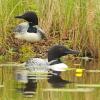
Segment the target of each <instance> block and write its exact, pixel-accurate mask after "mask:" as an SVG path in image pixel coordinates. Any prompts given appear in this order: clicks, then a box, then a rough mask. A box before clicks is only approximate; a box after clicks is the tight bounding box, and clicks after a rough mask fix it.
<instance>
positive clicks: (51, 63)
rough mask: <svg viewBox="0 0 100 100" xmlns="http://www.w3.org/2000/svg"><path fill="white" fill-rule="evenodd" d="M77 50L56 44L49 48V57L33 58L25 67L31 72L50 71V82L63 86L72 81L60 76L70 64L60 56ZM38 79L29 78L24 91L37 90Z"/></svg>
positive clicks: (75, 52) (76, 52) (54, 85)
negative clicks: (65, 62) (64, 61)
mask: <svg viewBox="0 0 100 100" xmlns="http://www.w3.org/2000/svg"><path fill="white" fill-rule="evenodd" d="M78 53H79V52H78V51H76V50H70V49H67V48H66V47H65V46H62V45H55V46H53V47H51V48H50V49H49V50H48V59H41V58H31V59H29V60H28V61H27V62H26V65H25V67H26V68H27V70H29V71H31V72H49V71H52V73H49V74H48V75H49V76H48V82H49V83H51V84H52V86H53V87H63V86H64V85H65V84H67V83H71V82H70V81H67V80H63V79H62V78H61V76H60V73H61V71H66V69H67V68H68V66H67V65H66V64H64V63H62V62H61V60H60V57H62V56H65V55H68V54H78ZM36 83H37V82H36V79H33V80H32V79H28V83H27V84H26V85H25V86H26V87H25V89H24V91H34V92H35V91H36V86H37V85H36ZM32 87H33V88H32Z"/></svg>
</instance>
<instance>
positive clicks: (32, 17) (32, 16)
mask: <svg viewBox="0 0 100 100" xmlns="http://www.w3.org/2000/svg"><path fill="white" fill-rule="evenodd" d="M15 18H20V19H24V20H26V21H28V22H30V23H33V24H34V25H38V17H37V15H36V13H35V12H32V11H28V12H26V13H24V14H23V15H21V16H15Z"/></svg>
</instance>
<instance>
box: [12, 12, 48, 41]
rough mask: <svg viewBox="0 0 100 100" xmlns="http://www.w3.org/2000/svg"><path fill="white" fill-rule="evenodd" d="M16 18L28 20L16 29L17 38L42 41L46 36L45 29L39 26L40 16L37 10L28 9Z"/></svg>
mask: <svg viewBox="0 0 100 100" xmlns="http://www.w3.org/2000/svg"><path fill="white" fill-rule="evenodd" d="M15 18H19V19H24V20H25V21H27V22H23V23H21V24H19V25H18V26H17V27H16V28H15V29H14V31H13V32H14V33H15V38H18V39H21V40H26V41H28V42H35V41H40V40H42V39H44V38H46V34H45V33H44V31H43V30H42V29H41V28H40V27H39V26H38V17H37V15H36V13H35V12H32V11H28V12H26V13H24V14H23V15H21V16H16V17H15Z"/></svg>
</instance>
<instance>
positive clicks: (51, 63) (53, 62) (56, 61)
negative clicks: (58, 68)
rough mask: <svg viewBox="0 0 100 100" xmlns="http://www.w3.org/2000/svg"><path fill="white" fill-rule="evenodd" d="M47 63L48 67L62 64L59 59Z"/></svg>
mask: <svg viewBox="0 0 100 100" xmlns="http://www.w3.org/2000/svg"><path fill="white" fill-rule="evenodd" d="M48 62H49V64H50V65H54V64H59V63H62V62H61V60H60V59H59V58H58V59H53V60H48Z"/></svg>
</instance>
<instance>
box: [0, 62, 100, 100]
mask: <svg viewBox="0 0 100 100" xmlns="http://www.w3.org/2000/svg"><path fill="white" fill-rule="evenodd" d="M70 62H71V61H70ZM74 63H75V62H74ZM70 65H71V67H75V66H74V65H73V61H72V63H70ZM99 66H100V64H99V63H97V61H90V62H81V66H80V67H81V68H85V69H87V70H89V69H93V70H95V69H96V70H97V69H98V70H99V69H100V68H99ZM78 67H79V66H77V68H78ZM14 69H15V68H14V67H3V73H2V68H0V72H1V73H0V79H1V84H3V85H4V87H0V100H89V99H90V100H100V95H99V94H100V86H99V85H100V72H86V71H84V72H83V74H82V76H81V77H77V76H76V71H75V70H70V71H67V72H64V73H62V75H61V76H62V78H63V79H66V80H68V81H71V82H74V83H70V84H69V83H68V84H66V85H65V87H62V88H59V89H58V88H54V87H52V85H51V84H50V83H48V81H47V80H38V84H37V92H36V94H35V95H33V96H32V97H26V95H23V93H22V92H21V91H19V90H18V88H22V87H23V88H24V87H25V86H24V85H23V84H21V83H18V82H16V81H15V73H14V72H15V70H14ZM2 75H3V83H2Z"/></svg>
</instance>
